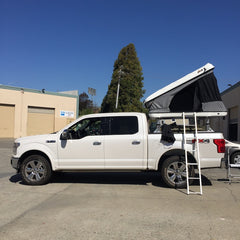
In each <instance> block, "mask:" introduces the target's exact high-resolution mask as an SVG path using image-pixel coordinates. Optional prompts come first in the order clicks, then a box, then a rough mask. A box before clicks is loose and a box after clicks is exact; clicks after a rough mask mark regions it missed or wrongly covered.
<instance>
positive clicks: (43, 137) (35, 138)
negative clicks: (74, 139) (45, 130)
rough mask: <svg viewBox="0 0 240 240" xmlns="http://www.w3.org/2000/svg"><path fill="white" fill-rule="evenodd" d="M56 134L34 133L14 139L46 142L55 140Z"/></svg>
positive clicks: (26, 141) (17, 140) (25, 141)
mask: <svg viewBox="0 0 240 240" xmlns="http://www.w3.org/2000/svg"><path fill="white" fill-rule="evenodd" d="M57 136H58V134H56V133H52V134H44V135H35V136H28V137H22V138H18V139H16V140H15V142H24V143H28V142H31V143H46V142H56V140H57Z"/></svg>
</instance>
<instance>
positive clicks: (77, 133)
mask: <svg viewBox="0 0 240 240" xmlns="http://www.w3.org/2000/svg"><path fill="white" fill-rule="evenodd" d="M68 130H69V138H70V139H81V138H84V137H86V136H94V135H102V130H101V118H87V119H83V120H81V121H79V122H78V123H76V124H74V125H73V126H71V127H70V128H69V129H68Z"/></svg>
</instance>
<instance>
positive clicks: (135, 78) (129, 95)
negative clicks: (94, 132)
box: [101, 43, 145, 112]
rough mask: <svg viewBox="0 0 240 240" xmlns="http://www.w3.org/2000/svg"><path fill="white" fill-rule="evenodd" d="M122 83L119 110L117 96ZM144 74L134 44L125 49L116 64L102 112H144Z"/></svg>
mask: <svg viewBox="0 0 240 240" xmlns="http://www.w3.org/2000/svg"><path fill="white" fill-rule="evenodd" d="M118 82H120V89H119V98H118V108H117V109H116V96H117V89H118ZM144 93H145V90H143V74H142V67H141V65H140V62H139V59H138V57H137V53H136V50H135V46H134V44H132V43H130V44H129V45H127V46H126V47H124V48H123V49H122V50H121V51H120V53H119V55H118V59H117V60H116V61H115V63H114V67H113V74H112V80H111V83H110V85H109V86H108V91H107V94H106V96H105V97H104V99H103V102H102V105H101V112H142V111H143V110H144V107H143V103H142V102H141V98H142V97H143V94H144Z"/></svg>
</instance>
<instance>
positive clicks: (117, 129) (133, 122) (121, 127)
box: [110, 116, 138, 135]
mask: <svg viewBox="0 0 240 240" xmlns="http://www.w3.org/2000/svg"><path fill="white" fill-rule="evenodd" d="M110 122H111V124H110V126H111V128H110V134H111V135H124V134H135V133H137V132H138V119H137V117H136V116H128V117H111V120H110Z"/></svg>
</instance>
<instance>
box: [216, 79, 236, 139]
mask: <svg viewBox="0 0 240 240" xmlns="http://www.w3.org/2000/svg"><path fill="white" fill-rule="evenodd" d="M221 97H222V100H223V103H224V105H225V106H226V108H227V110H228V115H227V116H226V117H224V118H218V119H214V121H213V122H212V126H213V128H214V130H216V131H221V132H223V134H224V137H225V138H226V139H228V140H230V141H238V142H240V82H238V83H236V84H235V85H233V86H231V87H230V88H228V89H226V90H225V91H224V92H222V93H221Z"/></svg>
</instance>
